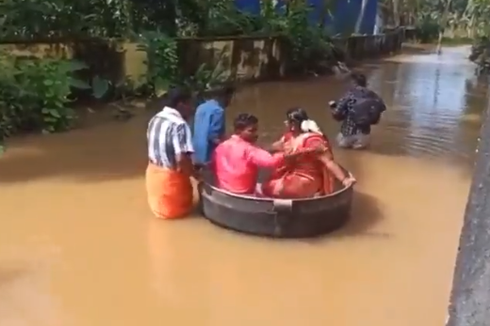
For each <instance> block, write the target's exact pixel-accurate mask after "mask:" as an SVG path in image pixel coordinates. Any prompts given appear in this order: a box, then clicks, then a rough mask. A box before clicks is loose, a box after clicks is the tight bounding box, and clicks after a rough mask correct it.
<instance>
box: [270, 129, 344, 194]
mask: <svg viewBox="0 0 490 326" xmlns="http://www.w3.org/2000/svg"><path fill="white" fill-rule="evenodd" d="M282 141H283V144H284V146H285V147H289V148H291V150H292V151H293V153H294V152H297V151H304V150H307V149H315V148H318V147H319V146H324V147H325V148H326V149H327V151H328V153H329V154H330V155H332V151H331V147H330V144H329V142H328V140H327V139H326V138H325V137H324V136H323V135H322V134H319V133H315V132H308V133H303V134H301V135H299V136H298V137H296V138H293V137H292V134H291V133H286V134H285V135H284V136H283V138H282ZM334 185H335V178H334V176H333V175H332V173H331V172H330V171H329V170H328V169H327V167H326V166H325V164H324V163H323V162H321V161H320V160H319V159H318V154H315V153H311V154H305V155H302V156H299V157H298V158H296V159H294V160H293V161H289V162H287V163H285V164H284V165H283V166H282V167H280V168H279V169H278V170H276V171H275V173H273V175H272V176H271V177H270V179H269V180H268V181H267V182H265V183H264V184H263V185H262V192H263V194H264V195H265V196H267V197H273V198H291V199H295V198H311V197H314V196H321V195H327V194H330V193H332V192H333V191H334Z"/></svg>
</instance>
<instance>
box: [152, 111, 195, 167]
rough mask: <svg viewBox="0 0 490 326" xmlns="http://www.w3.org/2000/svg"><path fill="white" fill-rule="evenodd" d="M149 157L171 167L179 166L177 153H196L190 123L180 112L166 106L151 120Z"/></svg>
mask: <svg viewBox="0 0 490 326" xmlns="http://www.w3.org/2000/svg"><path fill="white" fill-rule="evenodd" d="M146 136H147V139H148V158H149V160H150V162H151V163H153V164H155V165H157V166H160V167H165V168H169V169H175V168H176V167H177V155H179V154H183V153H194V148H193V146H192V136H191V131H190V128H189V125H188V124H187V122H186V121H185V120H184V119H183V118H182V116H181V115H180V113H179V112H178V111H177V110H175V109H172V108H169V107H164V108H163V110H162V111H160V112H158V113H157V114H156V115H155V116H154V117H153V118H152V119H151V120H150V122H149V124H148V131H147V134H146Z"/></svg>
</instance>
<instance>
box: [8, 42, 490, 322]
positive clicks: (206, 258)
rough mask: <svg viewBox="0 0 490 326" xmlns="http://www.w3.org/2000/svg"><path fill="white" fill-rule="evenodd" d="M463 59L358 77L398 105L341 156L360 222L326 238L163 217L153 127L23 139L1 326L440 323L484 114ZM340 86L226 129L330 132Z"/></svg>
mask: <svg viewBox="0 0 490 326" xmlns="http://www.w3.org/2000/svg"><path fill="white" fill-rule="evenodd" d="M464 50H465V49H461V48H457V49H450V50H447V51H445V54H444V55H443V56H442V57H437V56H435V55H422V56H398V57H395V58H391V59H390V60H388V61H387V62H385V63H374V64H369V65H366V66H364V67H363V68H362V69H363V70H365V71H366V73H367V74H368V75H369V81H370V83H371V85H372V87H373V88H374V89H375V90H377V91H378V92H379V93H380V94H381V95H382V96H383V97H384V98H385V100H386V102H387V104H388V107H389V108H388V111H387V112H386V114H385V116H384V119H383V121H382V123H381V124H380V126H377V127H376V128H375V131H374V141H373V144H372V149H371V150H369V151H364V152H352V151H344V150H340V149H336V151H335V154H336V157H337V158H338V160H339V161H340V162H342V164H344V165H345V166H346V167H347V168H348V169H350V170H351V171H353V173H354V174H355V175H356V176H357V178H358V180H359V184H358V185H357V193H356V196H355V202H354V209H353V211H354V212H353V217H352V221H351V223H350V224H349V225H348V226H347V227H346V228H344V229H343V230H340V231H339V232H337V233H335V234H332V235H330V236H328V237H325V238H324V239H320V240H311V241H309V240H303V241H271V240H265V239H257V238H253V237H247V236H243V235H239V234H235V233H231V232H228V231H224V230H221V229H218V228H216V227H214V226H213V225H210V224H208V223H207V222H206V221H204V220H202V219H198V218H191V219H187V220H182V221H175V222H163V221H157V220H154V219H153V218H152V217H151V214H150V213H149V211H148V208H147V205H146V198H145V197H144V196H145V194H144V185H143V171H144V167H145V163H146V162H145V139H144V135H145V124H146V121H147V118H148V117H143V116H142V117H138V118H135V119H134V120H131V121H130V122H127V123H110V124H107V125H103V126H97V127H93V128H88V129H85V130H77V131H74V132H70V133H67V134H62V135H53V136H47V137H36V136H34V137H26V138H22V139H21V138H19V139H17V140H14V141H13V143H12V145H11V146H10V148H9V151H8V152H7V154H6V155H5V157H3V158H2V159H1V160H0V181H1V182H2V183H1V186H0V198H1V201H2V218H1V219H0V325H2V326H17V325H20V326H24V325H41V326H44V325H47V326H48V325H49V326H52V325H56V326H58V325H63V326H64V325H70V326H71V325H73V326H86V325H90V326H102V325H103V326H105V325H108V324H109V325H118V326H134V325H136V324H140V325H146V326H152V325H163V324H172V325H174V324H175V325H213V326H218V325H219V326H221V325H222V326H229V325H236V326H241V325H250V324H252V323H254V324H260V325H262V324H263V325H270V326H274V325H281V326H290V325H291V326H292V325H294V326H296V325H301V324H305V325H311V326H316V325H322V326H323V325H327V324H329V325H336V326H337V325H338V326H342V325H349V326H365V325H379V326H384V325H390V326H391V325H397V326H405V325H406V326H409V325H410V326H413V325H442V323H443V322H444V317H445V309H446V302H447V297H448V293H449V289H450V283H451V279H452V268H453V264H454V258H455V251H456V247H457V241H458V233H459V229H460V226H461V223H462V215H463V209H464V205H465V202H466V196H467V192H468V186H469V177H470V175H471V168H472V159H473V157H474V149H475V143H476V138H477V133H478V129H479V124H480V114H481V112H482V111H483V109H484V108H486V106H487V85H486V84H485V82H484V81H482V80H477V79H475V78H474V77H473V76H472V73H473V70H472V66H471V65H468V64H467V62H466V59H465V53H464ZM343 90H345V85H344V84H342V83H341V82H340V81H339V80H336V79H335V78H318V79H315V80H312V81H308V82H284V83H266V84H260V85H257V86H254V87H250V88H247V89H245V90H243V91H242V92H241V93H240V94H239V95H238V96H237V100H236V102H235V103H234V105H233V107H232V108H230V111H229V112H228V114H229V119H231V118H232V117H233V116H234V115H235V114H236V113H238V112H242V111H249V112H252V113H254V114H256V115H257V116H258V117H259V118H260V121H261V129H262V138H261V142H263V143H266V142H270V141H273V140H275V139H276V138H277V137H279V135H280V133H281V132H282V123H281V121H282V120H283V119H284V114H285V111H286V110H287V109H288V108H289V107H291V106H294V105H301V106H303V107H304V108H305V109H307V110H308V112H309V113H310V114H311V116H312V117H313V118H314V119H316V120H317V122H319V124H320V125H321V126H322V127H323V128H324V129H325V131H326V132H327V134H328V135H329V136H332V137H333V136H334V135H335V133H336V131H337V129H338V125H337V124H336V123H334V122H333V121H332V120H331V118H330V115H329V112H328V109H327V105H326V103H327V102H328V101H329V100H331V99H336V98H337V97H338V96H340V94H341V93H342V92H343ZM53 247H54V248H55V250H51V249H49V250H48V249H46V248H53ZM9 248H16V250H10V249H9ZM41 263H43V264H41ZM40 264H41V265H42V266H41V265H40ZM46 266H48V267H46Z"/></svg>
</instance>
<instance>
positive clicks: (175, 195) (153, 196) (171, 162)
mask: <svg viewBox="0 0 490 326" xmlns="http://www.w3.org/2000/svg"><path fill="white" fill-rule="evenodd" d="M190 103H191V93H190V92H188V91H184V90H181V89H172V90H170V91H169V92H168V93H167V94H166V96H165V97H164V98H163V99H162V100H160V101H159V104H160V107H161V111H160V112H158V113H157V114H156V115H155V116H154V117H153V118H152V119H151V120H150V122H149V124H148V131H147V139H148V161H149V162H148V167H147V169H146V191H147V194H148V204H149V205H150V209H151V211H152V212H153V214H155V216H157V217H159V218H164V219H172V218H179V217H183V216H185V215H187V214H188V213H190V211H191V210H192V205H193V198H192V195H193V188H192V184H191V179H190V178H191V177H196V178H197V177H198V175H197V173H196V171H195V170H194V167H193V164H192V159H191V155H192V154H193V153H194V148H193V146H192V136H191V131H190V128H189V125H188V124H187V122H186V119H188V118H189V117H190V116H191V114H192V108H191V104H190Z"/></svg>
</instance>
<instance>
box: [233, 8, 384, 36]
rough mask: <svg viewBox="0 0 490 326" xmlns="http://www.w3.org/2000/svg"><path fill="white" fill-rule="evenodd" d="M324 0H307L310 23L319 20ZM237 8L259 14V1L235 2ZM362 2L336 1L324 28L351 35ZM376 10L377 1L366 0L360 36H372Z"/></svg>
mask: <svg viewBox="0 0 490 326" xmlns="http://www.w3.org/2000/svg"><path fill="white" fill-rule="evenodd" d="M323 1H324V0H308V2H309V4H310V5H311V6H312V7H313V10H312V12H311V14H310V20H311V22H312V23H319V20H320V19H321V11H320V10H321V9H320V8H321V4H322V2H323ZM235 3H236V5H237V7H238V8H239V9H241V10H246V11H248V12H251V13H259V12H260V0H235ZM283 3H284V2H283V1H279V4H278V6H282V5H283ZM361 6H362V0H337V1H336V4H335V5H334V6H333V7H334V8H333V10H332V13H331V14H332V17H330V16H328V15H327V17H326V20H325V26H326V27H327V28H328V29H330V30H331V31H332V32H333V33H335V34H337V33H338V34H343V33H347V34H350V33H353V32H354V29H355V25H356V21H357V17H358V15H359V12H360V10H361ZM377 10H378V0H367V5H366V9H365V11H364V18H363V21H362V23H361V31H360V33H361V34H372V33H373V31H374V24H375V23H376V12H377Z"/></svg>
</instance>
